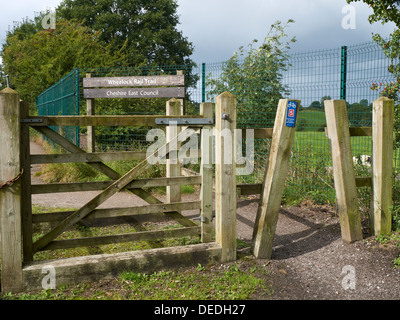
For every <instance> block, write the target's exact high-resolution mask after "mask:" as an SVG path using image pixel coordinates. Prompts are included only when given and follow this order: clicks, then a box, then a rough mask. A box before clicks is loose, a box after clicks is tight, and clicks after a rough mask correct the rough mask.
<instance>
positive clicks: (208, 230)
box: [200, 103, 214, 242]
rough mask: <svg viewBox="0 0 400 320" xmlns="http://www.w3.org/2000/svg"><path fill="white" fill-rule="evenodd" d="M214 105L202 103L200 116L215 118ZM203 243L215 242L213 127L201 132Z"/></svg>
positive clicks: (205, 128)
mask: <svg viewBox="0 0 400 320" xmlns="http://www.w3.org/2000/svg"><path fill="white" fill-rule="evenodd" d="M213 109H214V104H213V103H202V104H201V105H200V115H202V116H203V117H205V118H212V117H213V112H214V111H213ZM200 149H201V164H200V176H201V189H200V199H201V211H200V216H201V241H202V242H211V241H212V240H213V223H212V221H213V163H212V154H213V127H212V126H204V127H203V129H202V130H201V148H200Z"/></svg>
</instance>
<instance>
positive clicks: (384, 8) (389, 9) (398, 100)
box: [347, 0, 400, 147]
mask: <svg viewBox="0 0 400 320" xmlns="http://www.w3.org/2000/svg"><path fill="white" fill-rule="evenodd" d="M357 1H363V2H364V3H366V4H368V5H369V6H370V7H371V8H372V9H373V11H374V12H373V14H371V15H370V16H369V18H368V21H369V22H370V23H371V24H372V23H374V22H381V23H382V24H385V23H387V22H394V23H395V24H396V27H397V29H395V30H394V31H393V33H392V34H391V35H390V36H389V40H386V39H384V38H383V37H382V36H380V35H379V34H373V39H374V41H375V42H376V43H377V44H379V45H380V47H381V48H382V50H383V52H384V54H385V55H386V57H388V58H389V59H390V61H391V64H390V66H389V68H388V71H389V72H390V73H391V74H392V75H393V77H394V78H395V79H396V80H395V81H393V82H388V83H373V84H372V85H371V89H372V90H375V91H378V92H379V95H380V96H383V97H388V98H390V99H393V100H394V101H395V119H394V131H395V147H400V95H399V92H400V63H399V59H400V1H395V0H347V3H351V2H357Z"/></svg>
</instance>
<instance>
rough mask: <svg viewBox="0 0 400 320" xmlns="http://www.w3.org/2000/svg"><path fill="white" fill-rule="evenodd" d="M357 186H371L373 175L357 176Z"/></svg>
mask: <svg viewBox="0 0 400 320" xmlns="http://www.w3.org/2000/svg"><path fill="white" fill-rule="evenodd" d="M356 186H357V188H359V187H371V186H372V177H357V178H356Z"/></svg>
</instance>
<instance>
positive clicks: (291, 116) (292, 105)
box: [286, 101, 297, 128]
mask: <svg viewBox="0 0 400 320" xmlns="http://www.w3.org/2000/svg"><path fill="white" fill-rule="evenodd" d="M296 115H297V102H296V101H289V103H288V107H287V114H286V126H287V127H292V128H294V127H295V126H296Z"/></svg>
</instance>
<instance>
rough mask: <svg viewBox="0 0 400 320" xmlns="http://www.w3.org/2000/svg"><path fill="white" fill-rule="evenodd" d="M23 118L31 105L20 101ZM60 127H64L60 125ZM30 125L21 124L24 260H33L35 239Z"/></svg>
mask: <svg viewBox="0 0 400 320" xmlns="http://www.w3.org/2000/svg"><path fill="white" fill-rule="evenodd" d="M20 117H21V119H27V118H29V105H28V103H27V102H24V101H21V102H20ZM60 128H62V127H61V126H60ZM29 129H30V128H29V126H21V136H20V137H21V152H20V159H21V160H20V161H21V162H20V163H21V169H22V170H23V171H24V172H23V174H22V177H21V223H22V239H23V257H24V259H23V261H24V262H30V261H33V239H32V191H31V151H30V135H29Z"/></svg>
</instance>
